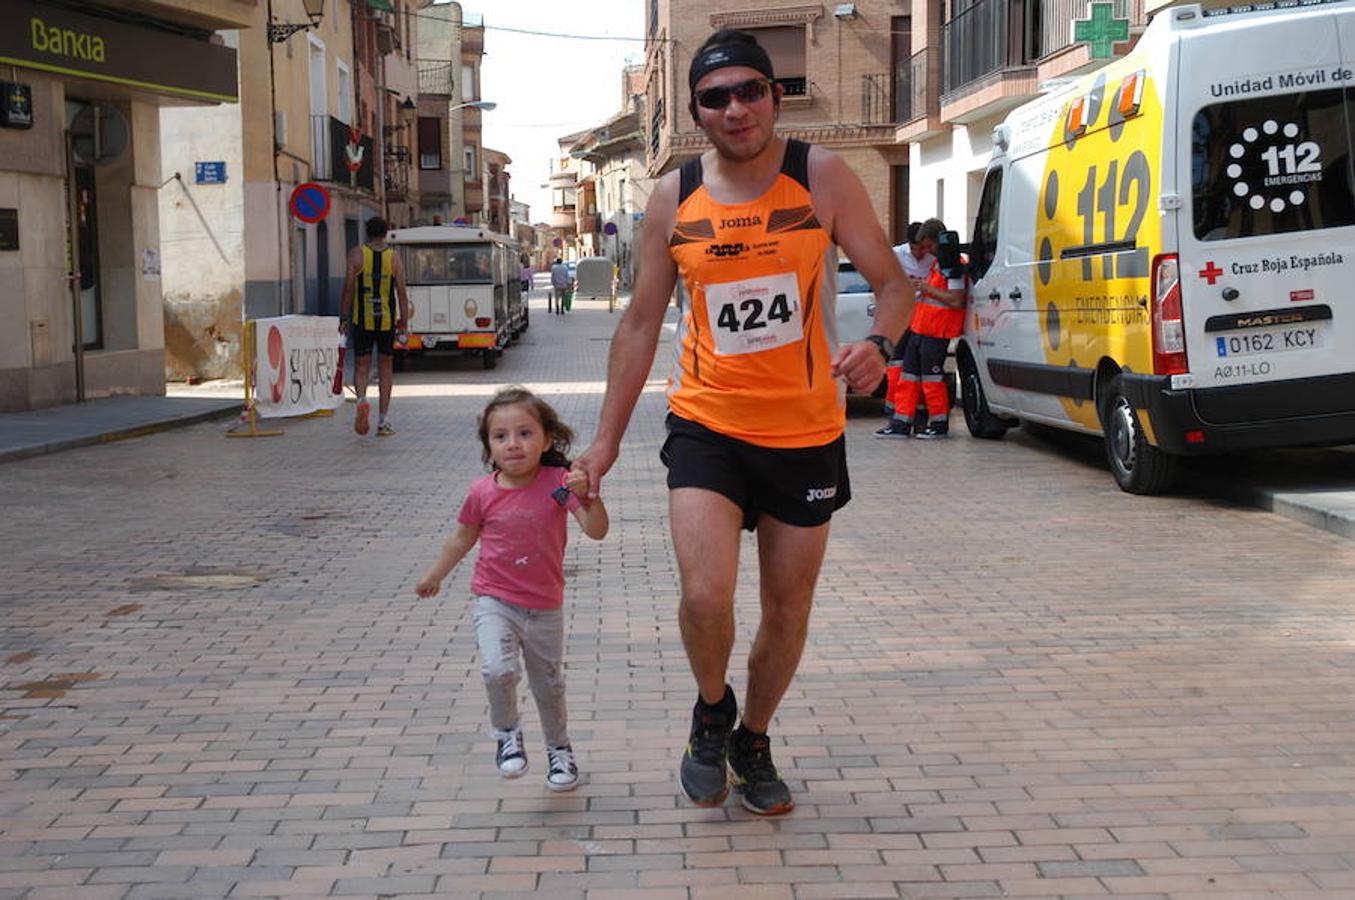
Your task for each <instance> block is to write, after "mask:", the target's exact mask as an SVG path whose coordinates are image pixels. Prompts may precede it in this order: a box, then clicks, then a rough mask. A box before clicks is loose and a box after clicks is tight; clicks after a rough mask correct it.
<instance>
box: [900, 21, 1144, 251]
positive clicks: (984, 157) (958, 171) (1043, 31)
mask: <svg viewBox="0 0 1355 900" xmlns="http://www.w3.org/2000/svg"><path fill="white" fill-rule="evenodd" d="M1087 8H1088V4H1087V2H1086V0H912V2H911V5H910V7H909V9H908V10H907V13H908V14H907V15H906V16H903V17H900V18H901V19H902V22H901V24H900V28H899V30H900V31H901V32H902V33H904V34H906V35H907V39H906V40H905V41H903V43H904V50H905V52H906V54H907V57H906V62H903V63H902V64H901V66H900V67H899V68H898V69H897V70H896V75H895V77H896V82H897V83H898V84H899V85H900V95H901V96H903V97H906V98H907V101H906V106H905V109H904V110H903V111H901V113H900V117H899V118H900V124H899V127H898V128H897V130H896V131H895V137H896V140H898V141H899V143H901V144H906V145H908V146H909V161H910V169H909V171H910V175H911V177H910V181H909V185H910V196H911V199H910V201H909V208H910V210H911V212H912V214H913V217H914V218H918V219H921V218H927V217H931V216H936V217H938V218H940V219H942V220H943V221H945V223H946V224H947V225H948V226H949V227H951V228H953V229H955V230H956V231H958V232H959V233H960V236H961V238H962V239H968V236H969V232H970V229H971V227H972V224H973V220H974V213H975V211H976V210H977V208H978V203H979V192H980V190H981V188H982V186H983V176H984V172H985V170H986V168H987V165H988V161H989V159H990V157H991V156H992V134H993V128H994V126H996V125H997V124H998V123H1000V122H1001V121H1002V119H1003V117H1005V116H1006V114H1007V113H1008V112H1010V111H1011V110H1012V109H1014V108H1015V107H1017V106H1019V105H1020V104H1022V103H1024V102H1026V101H1027V100H1030V99H1033V98H1034V97H1036V96H1037V95H1038V93H1039V91H1040V90H1041V86H1042V85H1049V84H1055V83H1057V82H1058V79H1060V78H1063V77H1066V76H1069V75H1073V74H1076V73H1080V72H1084V71H1087V70H1088V69H1093V68H1096V67H1098V66H1100V65H1103V64H1104V62H1105V60H1097V59H1093V58H1092V57H1091V54H1090V51H1089V48H1088V46H1087V45H1086V44H1082V43H1074V42H1073V40H1072V31H1073V21H1074V20H1075V19H1083V18H1086V17H1087V15H1088V12H1087ZM1114 15H1115V17H1117V18H1123V19H1126V20H1127V21H1128V24H1129V34H1130V41H1128V42H1126V43H1124V44H1120V45H1117V46H1116V48H1115V51H1116V55H1122V54H1123V53H1124V52H1126V51H1127V50H1128V49H1129V48H1130V47H1131V46H1132V45H1133V41H1134V40H1135V39H1137V36H1138V35H1139V34H1140V33H1141V32H1142V31H1143V28H1144V27H1145V26H1146V25H1147V14H1146V11H1145V7H1144V2H1143V0H1114Z"/></svg>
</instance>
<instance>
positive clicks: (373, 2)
mask: <svg viewBox="0 0 1355 900" xmlns="http://www.w3.org/2000/svg"><path fill="white" fill-rule="evenodd" d="M367 6H368V8H370V9H379V10H381V11H382V12H388V13H393V12H395V7H394V6H392V5H391V2H390V0H367Z"/></svg>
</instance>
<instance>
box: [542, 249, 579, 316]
mask: <svg viewBox="0 0 1355 900" xmlns="http://www.w3.org/2000/svg"><path fill="white" fill-rule="evenodd" d="M573 282H574V279H572V278H570V277H569V266H566V265H565V264H564V260H562V259H560V258H559V257H556V259H555V263H554V264H553V265H552V266H551V267H550V293H551V296H552V297H553V298H554V300H555V313H556V315H561V316H563V315H564V314H565V295H566V294H567V293H568V292H569V290H570V288H571V287H573ZM546 311H547V312H549V311H550V307H549V306H547V308H546Z"/></svg>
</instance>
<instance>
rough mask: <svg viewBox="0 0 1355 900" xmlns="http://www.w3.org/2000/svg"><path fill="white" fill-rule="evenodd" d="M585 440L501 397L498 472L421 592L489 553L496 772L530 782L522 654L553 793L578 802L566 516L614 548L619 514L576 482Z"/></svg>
mask: <svg viewBox="0 0 1355 900" xmlns="http://www.w3.org/2000/svg"><path fill="white" fill-rule="evenodd" d="M573 439H574V432H572V431H571V430H570V429H569V426H567V425H565V424H564V423H563V422H561V421H560V418H559V416H557V415H556V413H555V410H553V409H551V407H550V405H549V404H547V403H546V402H545V401H544V400H541V399H540V398H539V397H537V396H536V395H535V394H533V393H531V392H530V391H528V390H525V389H523V388H520V387H510V388H505V389H504V390H502V391H499V393H498V394H496V395H495V396H494V399H492V400H490V401H489V405H488V406H486V407H485V411H484V413H483V414H482V415H481V416H480V444H481V446H482V447H483V448H484V449H483V452H482V459H483V460H484V462H486V463H488V464H489V466H490V468H491V469H492V471H491V472H490V474H489V475H486V476H485V477H484V478H481V479H479V480H478V481H476V482H475V483H474V484H472V485H471V487H470V493H469V494H468V495H467V496H466V501H465V503H463V504H462V506H461V512H460V514H459V515H458V516H457V522H458V526H457V529H456V531H455V532H453V533H452V536H451V537H449V538H448V539H447V542H446V544H444V545H443V548H442V555H441V556H439V557H438V561H437V562H436V563H434V564H433V567H432V568H431V569H429V570H428V574H426V575H424V577H423V579H422V580H421V581H420V582H419V584H418V587H417V588H415V591H416V592H417V593H418V595H419V596H420V597H432V596H434V595H436V594H437V593H438V591H439V590H440V588H441V586H442V580H443V579H444V578H446V577H447V573H448V572H450V571H451V570H452V569H453V568H454V567H455V566H456V564H457V563H459V562H460V561H461V559H462V558H463V557H464V556H465V555H466V554H467V553H468V552H469V551H470V548H471V547H473V546H475V542H476V541H477V540H478V541H479V542H480V554H479V556H478V557H477V558H476V560H475V573H474V575H473V576H472V578H471V591H472V592H473V593H474V594H475V636H476V640H477V642H478V643H479V647H480V674H481V675H482V676H483V677H484V681H485V690H486V692H487V693H488V694H489V719H490V723H491V724H492V725H493V727H494V737H495V738H496V739H497V741H498V750H497V751H496V753H495V758H494V759H495V764H496V765H498V767H499V773H500V774H501V775H503V777H504V778H517V777H518V776H520V775H522V774H523V773H524V772H526V771H527V755H526V753H525V752H524V750H523V744H522V729H521V727H520V724H519V721H518V698H517V683H518V679H519V677H520V673H521V669H520V666H519V661H518V660H519V653H520V654H521V656H522V658H523V659H524V660H525V661H526V665H527V683H528V684H529V685H530V686H531V689H532V696H534V697H535V698H536V708H537V711H538V712H539V713H540V715H541V728H542V730H543V731H544V732H545V738H546V761H547V766H548V767H547V771H546V786H547V787H549V788H550V789H551V790H553V791H569V790H573V789H574V788H575V787H576V786H578V783H579V767H578V764H577V763H576V762H575V760H574V750H573V748H572V747H571V746H570V743H569V733H568V730H567V728H566V722H565V675H564V639H565V627H564V610H563V609H562V608H561V607H562V605H563V604H564V591H565V575H564V556H565V530H566V529H565V511H566V510H568V511H569V512H572V513H573V514H574V518H576V519H578V521H579V524H580V525H581V526H583V533H584V534H586V535H588V536H589V537H590V538H592V539H593V540H595V541H600V540H602V539H603V538H604V537H606V536H607V526H608V522H607V509H606V507H604V506H603V505H602V500H601V498H594V499H593V500H591V501H590V500H588V499H587V494H588V477H587V475H585V474H584V473H583V472H570V471H569V470H568V467H569V460H567V459H566V458H565V454H566V453H568V452H569V445H570V442H571V441H572V440H573Z"/></svg>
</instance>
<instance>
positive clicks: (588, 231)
mask: <svg viewBox="0 0 1355 900" xmlns="http://www.w3.org/2000/svg"><path fill="white" fill-rule="evenodd" d="M643 74H644V70H643V67H634V68H627V69H625V70H623V72H622V78H621V81H622V111H621V112H619V113H617V114H616V115H614V116H612V117H611V118H610V119H608V120H607V121H606V122H603V123H602V124H601V125H598V126H597V127H595V128H591V129H589V130H587V131H585V132H583V133H582V134H580V135H578V136H576V138H575V140H574V142H573V143H572V144H571V145H570V147H569V156H570V158H571V159H573V160H577V161H578V167H577V175H576V183H577V185H578V194H577V197H578V200H577V203H576V208H575V234H576V235H577V239H578V242H579V252H580V253H581V254H582V255H584V256H606V257H607V258H609V259H611V260H612V262H613V263H615V264H616V266H617V269H618V272H619V273H620V278H621V283H622V286H623V287H629V286H630V285H631V284H632V283H633V282H634V266H635V259H634V255H635V246H636V242H637V241H638V240H639V235H640V229H641V228H642V226H643V220H644V209H645V205H646V204H647V203H648V202H649V195H650V192H651V191H652V190H653V185H654V179H652V178H650V177H649V171H648V169H647V167H646V160H645V135H644V128H643V124H642V123H643V121H644V95H643V93H642V91H643V85H644V79H643Z"/></svg>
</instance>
